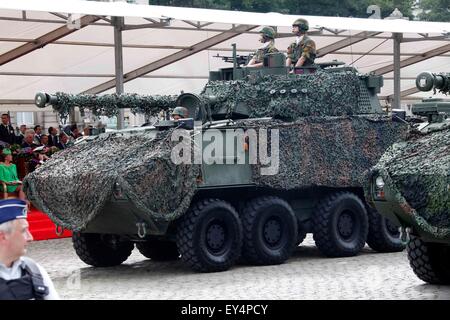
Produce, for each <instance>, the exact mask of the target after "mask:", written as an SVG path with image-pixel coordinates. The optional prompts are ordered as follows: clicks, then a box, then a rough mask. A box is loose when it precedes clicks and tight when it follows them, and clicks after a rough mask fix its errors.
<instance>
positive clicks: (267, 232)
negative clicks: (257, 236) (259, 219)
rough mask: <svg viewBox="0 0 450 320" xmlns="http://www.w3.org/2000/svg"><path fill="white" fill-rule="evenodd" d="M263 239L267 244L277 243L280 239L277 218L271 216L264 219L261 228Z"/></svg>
mask: <svg viewBox="0 0 450 320" xmlns="http://www.w3.org/2000/svg"><path fill="white" fill-rule="evenodd" d="M263 230H264V231H263V234H264V240H265V241H266V242H267V243H268V244H269V245H275V244H277V243H278V242H279V241H280V239H281V223H280V221H278V220H277V219H274V218H271V219H268V220H267V221H266V223H265V224H264V229H263Z"/></svg>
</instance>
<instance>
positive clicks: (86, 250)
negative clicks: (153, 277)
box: [72, 232, 134, 267]
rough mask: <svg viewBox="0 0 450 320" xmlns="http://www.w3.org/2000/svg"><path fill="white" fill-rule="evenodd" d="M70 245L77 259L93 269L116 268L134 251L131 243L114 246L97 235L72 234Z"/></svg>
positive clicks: (124, 242)
mask: <svg viewBox="0 0 450 320" xmlns="http://www.w3.org/2000/svg"><path fill="white" fill-rule="evenodd" d="M72 243H73V247H74V249H75V252H76V254H77V255H78V257H79V258H80V259H81V260H82V261H83V262H84V263H86V264H89V265H91V266H94V267H112V266H117V265H119V264H121V263H122V262H124V261H125V260H127V259H128V257H129V256H130V254H131V252H132V251H133V249H134V244H133V242H131V241H122V242H119V243H117V244H116V245H112V244H108V243H105V241H104V240H103V239H102V235H101V234H98V233H80V232H74V233H73V234H72Z"/></svg>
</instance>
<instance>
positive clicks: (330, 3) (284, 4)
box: [149, 0, 447, 18]
mask: <svg viewBox="0 0 450 320" xmlns="http://www.w3.org/2000/svg"><path fill="white" fill-rule="evenodd" d="M428 1H430V2H442V3H444V2H447V0H428ZM414 2H415V1H414V0H359V1H353V0H341V1H340V3H339V6H336V0H303V1H298V0H218V1H213V0H190V1H184V0H156V1H151V0H150V1H149V3H150V4H153V5H164V6H181V7H193V8H207V9H226V10H239V11H251V12H280V13H286V14H301V15H318V16H341V17H359V18H367V17H368V16H370V15H371V13H370V14H368V13H367V12H366V11H367V7H368V6H370V5H373V4H375V5H378V6H380V8H381V17H382V18H385V17H387V16H389V14H390V13H391V12H392V11H393V10H394V9H395V8H398V9H399V10H400V11H401V12H402V13H403V15H404V16H407V17H412V12H411V11H412V10H411V8H412V7H413V4H414ZM441 7H442V6H441Z"/></svg>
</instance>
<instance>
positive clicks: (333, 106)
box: [202, 70, 368, 121]
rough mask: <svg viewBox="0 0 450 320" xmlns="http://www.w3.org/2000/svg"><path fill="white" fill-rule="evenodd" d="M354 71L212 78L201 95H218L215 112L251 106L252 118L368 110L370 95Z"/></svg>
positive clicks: (336, 114) (297, 116) (288, 119)
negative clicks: (228, 79)
mask: <svg viewBox="0 0 450 320" xmlns="http://www.w3.org/2000/svg"><path fill="white" fill-rule="evenodd" d="M361 81H362V80H361V79H360V78H359V77H358V75H357V74H356V73H354V72H324V71H320V70H318V71H317V72H316V73H314V74H305V75H297V76H295V77H293V76H281V75H266V76H254V77H251V78H249V79H247V80H236V81H226V82H225V81H211V82H209V83H208V84H207V85H206V87H205V90H204V91H203V92H202V95H210V96H214V97H215V98H216V102H215V103H211V109H212V113H215V112H217V111H218V110H219V109H223V108H225V109H226V110H227V113H228V114H229V113H231V112H232V111H233V110H234V109H235V108H236V106H237V105H240V104H245V105H247V106H248V107H249V111H250V118H258V117H274V118H278V119H283V120H287V121H292V120H295V119H298V118H300V117H305V116H325V115H329V116H339V115H353V114H362V113H368V110H367V109H366V108H367V107H368V101H361V100H363V98H364V97H365V96H367V95H368V92H367V88H366V87H364V86H361Z"/></svg>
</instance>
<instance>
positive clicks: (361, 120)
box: [248, 115, 408, 190]
mask: <svg viewBox="0 0 450 320" xmlns="http://www.w3.org/2000/svg"><path fill="white" fill-rule="evenodd" d="M248 125H249V126H251V124H250V123H249V124H248ZM258 127H259V128H270V129H278V130H279V150H280V152H279V154H280V159H279V161H280V166H279V173H278V174H276V175H260V165H257V166H254V170H253V176H254V180H255V182H256V184H257V185H259V186H262V187H270V188H274V189H279V190H289V189H302V188H308V187H311V186H324V187H336V188H337V187H362V186H364V185H365V174H366V172H367V171H368V170H369V169H370V168H371V167H372V166H373V165H375V164H376V163H377V161H378V160H379V159H380V157H381V155H382V154H383V153H384V152H385V151H386V149H387V148H388V147H389V146H390V145H392V144H393V143H394V142H396V141H398V140H400V139H404V138H405V137H406V134H407V129H408V127H407V126H406V125H404V124H402V123H397V122H392V121H391V120H390V118H388V117H386V116H381V115H367V116H347V117H307V118H302V119H299V120H297V121H295V122H291V123H283V122H281V121H279V122H278V123H275V124H271V125H268V124H265V125H264V124H262V125H259V126H258ZM268 136H270V135H268ZM268 141H270V139H269V140H268Z"/></svg>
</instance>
